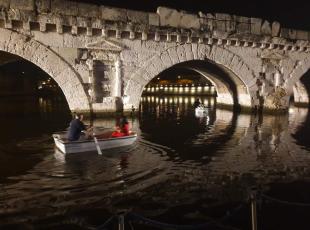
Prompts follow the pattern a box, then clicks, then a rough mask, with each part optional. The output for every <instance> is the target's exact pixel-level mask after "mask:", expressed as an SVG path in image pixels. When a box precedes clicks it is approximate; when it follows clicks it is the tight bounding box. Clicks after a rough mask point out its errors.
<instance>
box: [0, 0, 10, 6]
mask: <svg viewBox="0 0 310 230" xmlns="http://www.w3.org/2000/svg"><path fill="white" fill-rule="evenodd" d="M9 7H10V0H0V8H9Z"/></svg>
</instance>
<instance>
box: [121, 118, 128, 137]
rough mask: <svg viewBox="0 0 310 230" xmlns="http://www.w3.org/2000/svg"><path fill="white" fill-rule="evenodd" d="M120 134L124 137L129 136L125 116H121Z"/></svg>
mask: <svg viewBox="0 0 310 230" xmlns="http://www.w3.org/2000/svg"><path fill="white" fill-rule="evenodd" d="M121 132H122V133H123V134H124V136H128V135H129V122H128V120H127V117H126V116H123V117H122V120H121Z"/></svg>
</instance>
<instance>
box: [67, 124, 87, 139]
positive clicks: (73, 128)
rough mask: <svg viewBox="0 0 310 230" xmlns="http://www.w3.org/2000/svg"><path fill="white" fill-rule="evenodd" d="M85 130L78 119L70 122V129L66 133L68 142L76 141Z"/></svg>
mask: <svg viewBox="0 0 310 230" xmlns="http://www.w3.org/2000/svg"><path fill="white" fill-rule="evenodd" d="M83 130H86V127H85V125H84V123H83V122H82V121H80V120H79V119H74V120H72V121H71V122H70V127H69V131H68V140H69V141H77V140H78V139H79V138H80V136H81V132H82V131H83Z"/></svg>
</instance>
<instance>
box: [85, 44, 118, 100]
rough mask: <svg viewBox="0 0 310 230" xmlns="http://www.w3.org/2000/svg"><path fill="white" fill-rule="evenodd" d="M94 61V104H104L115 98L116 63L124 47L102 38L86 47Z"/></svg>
mask: <svg viewBox="0 0 310 230" xmlns="http://www.w3.org/2000/svg"><path fill="white" fill-rule="evenodd" d="M86 48H87V49H88V52H89V54H90V56H91V57H92V59H93V62H94V65H93V95H94V98H93V102H96V103H103V101H104V100H103V99H104V98H108V97H111V96H113V95H112V94H113V93H112V92H113V89H114V78H115V63H116V62H117V60H119V58H120V53H121V51H122V50H123V47H122V46H121V45H120V44H118V43H117V42H115V41H112V40H108V39H106V38H102V39H101V40H99V41H97V42H93V43H89V44H87V45H86Z"/></svg>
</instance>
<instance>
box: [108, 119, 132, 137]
mask: <svg viewBox="0 0 310 230" xmlns="http://www.w3.org/2000/svg"><path fill="white" fill-rule="evenodd" d="M129 133H130V131H129V123H128V120H127V117H125V116H123V117H122V118H121V120H120V125H119V126H116V130H115V131H114V132H113V133H112V135H111V137H123V136H128V135H129Z"/></svg>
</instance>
